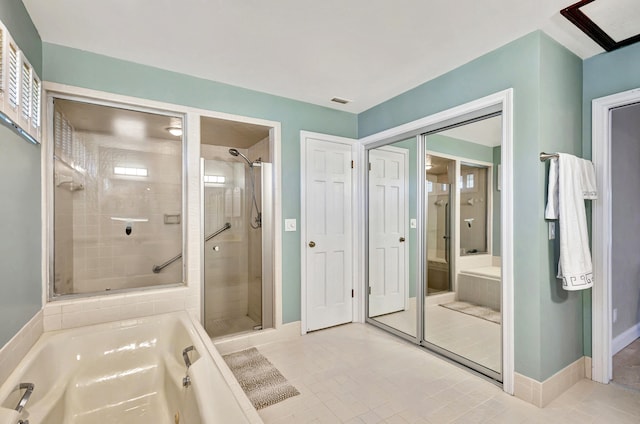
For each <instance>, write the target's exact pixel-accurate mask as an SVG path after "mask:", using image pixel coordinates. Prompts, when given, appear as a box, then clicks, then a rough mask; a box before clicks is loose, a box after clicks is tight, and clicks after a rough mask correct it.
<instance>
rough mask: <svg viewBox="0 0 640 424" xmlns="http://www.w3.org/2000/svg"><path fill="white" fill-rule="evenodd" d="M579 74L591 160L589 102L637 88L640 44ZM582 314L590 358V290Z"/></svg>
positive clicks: (591, 62) (585, 148)
mask: <svg viewBox="0 0 640 424" xmlns="http://www.w3.org/2000/svg"><path fill="white" fill-rule="evenodd" d="M582 71H583V80H582V153H583V155H584V157H585V158H591V129H592V122H591V102H592V101H593V100H594V99H597V98H600V97H604V96H608V95H611V94H616V93H620V92H623V91H627V90H632V89H636V88H640V43H636V44H633V45H631V46H628V47H625V48H622V49H620V50H615V51H613V52H610V53H602V54H600V55H597V56H594V57H592V58H589V59H586V60H585V61H584V62H583V63H582ZM589 221H590V220H589ZM583 315H584V352H585V355H588V356H591V290H589V292H585V293H584V296H583Z"/></svg>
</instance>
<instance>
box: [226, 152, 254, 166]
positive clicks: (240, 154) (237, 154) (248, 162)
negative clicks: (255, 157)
mask: <svg viewBox="0 0 640 424" xmlns="http://www.w3.org/2000/svg"><path fill="white" fill-rule="evenodd" d="M229 154H231V156H236V157H237V156H242V159H244V160H245V161H247V165H249V167H250V168H253V163H251V161H250V160H249V159H247V157H246V156H245V155H243V154H242V153H240V152H239V151H238V149H229Z"/></svg>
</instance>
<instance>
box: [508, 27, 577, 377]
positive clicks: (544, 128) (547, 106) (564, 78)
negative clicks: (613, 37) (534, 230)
mask: <svg viewBox="0 0 640 424" xmlns="http://www.w3.org/2000/svg"><path fill="white" fill-rule="evenodd" d="M544 39H545V40H546V42H543V43H542V44H541V46H540V47H541V50H540V58H541V67H540V94H541V95H540V144H539V147H540V148H539V150H540V151H545V152H565V153H571V154H574V155H576V156H578V157H581V156H582V140H581V139H582V104H581V102H582V60H581V59H579V58H578V57H576V56H574V55H573V54H571V53H568V52H567V50H566V49H565V48H564V47H562V46H560V45H559V44H557V43H556V42H554V41H552V40H551V39H549V38H548V37H546V36H544ZM536 160H538V158H537V157H536ZM538 164H539V166H538V171H539V173H538V178H539V180H540V181H541V182H545V180H546V178H547V170H548V163H546V164H544V165H542V164H540V162H539V161H538ZM516 169H517V168H516ZM541 188H542V189H543V194H542V196H543V198H544V197H546V196H545V192H546V185H545V184H542V187H541ZM516 189H517V186H516ZM537 212H538V213H539V214H540V217H541V218H542V217H543V214H544V212H543V209H539V210H538V211H537ZM539 228H540V229H539V231H540V234H541V235H542V237H541V239H540V241H539V245H538V249H539V250H540V259H539V260H540V262H539V266H540V268H541V270H543V271H546V273H543V275H541V282H542V284H541V286H540V289H541V298H542V303H541V314H540V318H541V319H540V326H541V332H542V335H541V336H542V343H541V348H542V350H541V353H542V355H541V356H542V375H543V377H544V378H546V377H549V376H550V375H552V374H553V373H555V372H556V371H558V369H559V368H558V366H559V365H560V368H562V367H564V366H566V365H569V364H570V363H571V362H573V361H575V360H576V359H577V358H579V357H581V356H582V355H583V354H584V352H583V350H584V349H583V345H584V337H583V313H582V297H583V295H584V294H585V293H584V292H583V291H575V292H569V291H565V290H563V289H562V287H561V285H560V282H559V280H557V279H556V278H555V275H556V272H557V261H558V256H557V255H558V252H559V248H557V247H556V246H557V243H558V241H559V240H558V239H556V240H555V241H549V240H548V236H547V224H546V223H545V222H542V226H540V227H539ZM545 274H546V275H545ZM545 277H546V278H545ZM586 294H587V295H588V292H587V293H586ZM560 346H562V348H560Z"/></svg>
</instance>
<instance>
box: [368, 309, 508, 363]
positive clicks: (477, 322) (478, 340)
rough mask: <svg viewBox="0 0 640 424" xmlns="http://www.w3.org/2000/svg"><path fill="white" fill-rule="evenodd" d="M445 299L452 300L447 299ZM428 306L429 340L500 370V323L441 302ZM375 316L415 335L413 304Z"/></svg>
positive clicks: (427, 326)
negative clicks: (463, 311) (454, 308)
mask: <svg viewBox="0 0 640 424" xmlns="http://www.w3.org/2000/svg"><path fill="white" fill-rule="evenodd" d="M443 301H444V303H447V302H450V301H451V300H450V299H449V298H444V299H443ZM411 305H413V304H411ZM426 309H427V316H426V319H425V321H424V325H425V331H426V336H427V337H426V340H427V341H428V342H430V343H433V344H435V345H437V346H440V347H441V348H443V349H447V350H448V351H450V352H454V353H456V354H458V355H460V356H464V357H465V358H467V359H470V360H472V361H474V362H476V363H478V364H480V365H483V366H485V367H487V368H489V369H492V370H494V371H497V372H500V369H501V351H502V348H501V343H502V334H501V326H500V325H499V324H496V323H494V322H490V321H487V320H484V319H482V318H478V317H474V316H471V315H467V314H463V313H462V312H458V311H452V310H450V309H447V308H443V307H442V306H439V305H438V304H437V303H431V304H428V305H427V307H426ZM375 319H376V320H377V321H379V322H382V323H384V324H387V325H389V326H390V327H393V328H395V329H397V330H400V331H402V332H403V333H406V334H409V335H412V336H414V337H415V334H416V311H415V309H414V308H413V306H410V307H409V308H408V309H407V310H406V311H402V312H396V313H393V314H388V315H383V316H380V317H377V318H375Z"/></svg>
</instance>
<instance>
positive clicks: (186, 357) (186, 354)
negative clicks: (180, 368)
mask: <svg viewBox="0 0 640 424" xmlns="http://www.w3.org/2000/svg"><path fill="white" fill-rule="evenodd" d="M192 350H195V348H194V347H193V346H187V347H185V348H184V349H183V350H182V359H184V364H185V365H186V366H187V371H186V374H185V376H184V378H183V379H182V387H189V386H191V377H189V367H191V359H189V352H191V351H192Z"/></svg>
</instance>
